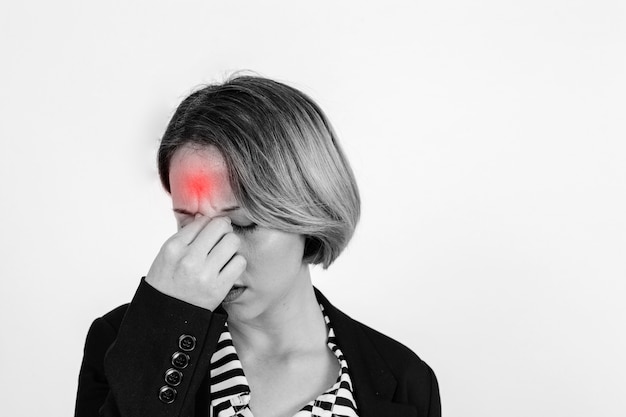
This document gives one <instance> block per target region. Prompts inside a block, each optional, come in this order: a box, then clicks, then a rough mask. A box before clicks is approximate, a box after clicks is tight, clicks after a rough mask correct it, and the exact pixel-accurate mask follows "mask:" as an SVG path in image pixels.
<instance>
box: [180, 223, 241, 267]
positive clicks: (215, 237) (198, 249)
mask: <svg viewBox="0 0 626 417" xmlns="http://www.w3.org/2000/svg"><path fill="white" fill-rule="evenodd" d="M232 231H233V227H232V225H231V224H230V219H229V218H228V217H215V218H213V219H212V220H211V221H210V222H209V223H208V224H207V225H206V226H205V227H204V228H203V229H202V230H200V231H199V232H198V234H197V235H196V237H195V239H194V240H193V242H192V243H190V244H189V252H190V254H192V255H193V256H196V257H198V258H201V259H205V258H206V256H207V255H208V253H209V252H211V250H212V249H213V247H214V246H215V245H216V244H217V242H219V241H220V239H221V238H222V236H224V235H225V234H227V233H230V232H232Z"/></svg>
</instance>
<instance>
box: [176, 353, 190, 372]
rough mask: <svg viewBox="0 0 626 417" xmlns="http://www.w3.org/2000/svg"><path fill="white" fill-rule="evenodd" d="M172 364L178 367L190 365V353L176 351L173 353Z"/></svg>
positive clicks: (182, 367)
mask: <svg viewBox="0 0 626 417" xmlns="http://www.w3.org/2000/svg"><path fill="white" fill-rule="evenodd" d="M172 365H174V367H176V368H178V369H184V368H186V367H187V365H189V355H187V354H186V353H183V352H176V353H174V354H173V355H172Z"/></svg>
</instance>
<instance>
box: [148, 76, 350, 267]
mask: <svg viewBox="0 0 626 417" xmlns="http://www.w3.org/2000/svg"><path fill="white" fill-rule="evenodd" d="M185 145H191V146H197V147H199V148H202V147H208V146H211V145H213V146H215V147H216V148H217V149H218V150H219V151H220V152H221V153H222V155H223V157H224V159H225V161H226V165H227V168H228V173H229V181H230V185H231V188H232V190H233V194H234V195H235V198H236V199H237V201H238V203H239V204H240V206H241V207H242V208H244V209H245V210H246V211H247V212H248V215H249V216H250V219H251V220H252V221H254V222H255V223H257V224H258V225H260V226H263V227H267V228H272V229H276V230H281V231H284V232H289V233H297V234H301V235H304V236H305V248H304V256H303V262H306V263H309V264H320V263H321V264H322V265H323V269H326V268H328V266H330V264H332V263H333V262H334V260H335V259H336V258H337V257H338V256H339V254H340V253H341V252H342V251H343V249H344V248H345V247H346V246H347V244H348V242H349V241H350V239H351V237H352V235H353V233H354V229H355V228H356V225H357V223H358V220H359V216H360V205H361V203H360V197H359V190H358V187H357V184H356V181H355V178H354V174H353V172H352V169H351V168H350V165H349V163H348V160H347V159H346V157H345V155H344V153H343V151H342V149H341V147H340V145H339V142H338V141H337V137H336V135H335V132H334V130H333V128H332V126H331V124H330V122H329V121H328V119H327V118H326V116H325V115H324V113H323V112H322V110H321V109H320V108H319V106H318V105H317V104H316V103H315V102H314V101H313V100H312V99H311V98H309V97H308V96H307V95H306V94H304V93H302V92H301V91H299V90H297V89H295V88H292V87H289V86H287V85H285V84H282V83H279V82H277V81H273V80H270V79H267V78H262V77H257V76H235V77H234V78H230V79H229V80H227V81H226V82H224V83H220V84H214V85H208V86H205V87H203V88H202V89H200V90H198V91H195V92H193V93H192V94H191V95H189V96H188V97H187V98H186V99H185V100H183V102H182V103H181V104H180V105H179V106H178V108H177V109H176V112H175V113H174V115H173V116H172V119H171V120H170V122H169V124H168V126H167V129H166V131H165V134H164V135H163V138H162V140H161V144H160V146H159V151H158V156H157V159H158V167H159V175H160V177H161V183H162V184H163V187H164V188H165V190H166V191H167V192H168V193H170V192H171V190H170V182H169V168H170V161H171V159H172V156H173V155H174V153H175V152H176V151H177V150H178V149H180V148H181V147H182V146H185Z"/></svg>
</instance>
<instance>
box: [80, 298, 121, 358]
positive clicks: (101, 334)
mask: <svg viewBox="0 0 626 417" xmlns="http://www.w3.org/2000/svg"><path fill="white" fill-rule="evenodd" d="M127 309H128V304H123V305H121V306H119V307H116V308H114V309H113V310H111V311H109V312H108V313H106V314H104V315H103V316H101V317H98V318H96V319H95V320H94V321H93V322H92V323H91V327H90V328H89V331H88V332H87V340H86V342H85V352H84V353H85V357H86V358H87V359H91V358H96V359H95V360H96V361H98V362H101V361H102V358H103V357H104V355H105V353H106V350H107V349H108V348H109V346H110V345H111V344H112V343H113V341H114V340H115V339H116V337H117V334H118V333H119V330H120V325H121V323H122V320H123V318H124V315H125V314H126V310H127Z"/></svg>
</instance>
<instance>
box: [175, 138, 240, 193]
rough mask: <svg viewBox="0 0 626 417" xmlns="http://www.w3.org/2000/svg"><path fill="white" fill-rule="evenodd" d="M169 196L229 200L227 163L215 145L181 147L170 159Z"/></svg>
mask: <svg viewBox="0 0 626 417" xmlns="http://www.w3.org/2000/svg"><path fill="white" fill-rule="evenodd" d="M169 179H170V190H171V194H172V198H173V199H174V200H179V201H181V202H184V201H187V200H193V199H197V198H207V197H212V198H219V199H220V200H224V199H225V200H231V197H232V192H231V188H230V183H229V181H228V167H227V165H226V162H225V160H224V157H223V156H222V154H221V153H220V152H219V150H217V148H215V147H203V148H192V147H183V148H181V149H179V150H178V151H176V152H175V153H174V156H173V157H172V160H171V163H170V172H169Z"/></svg>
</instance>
